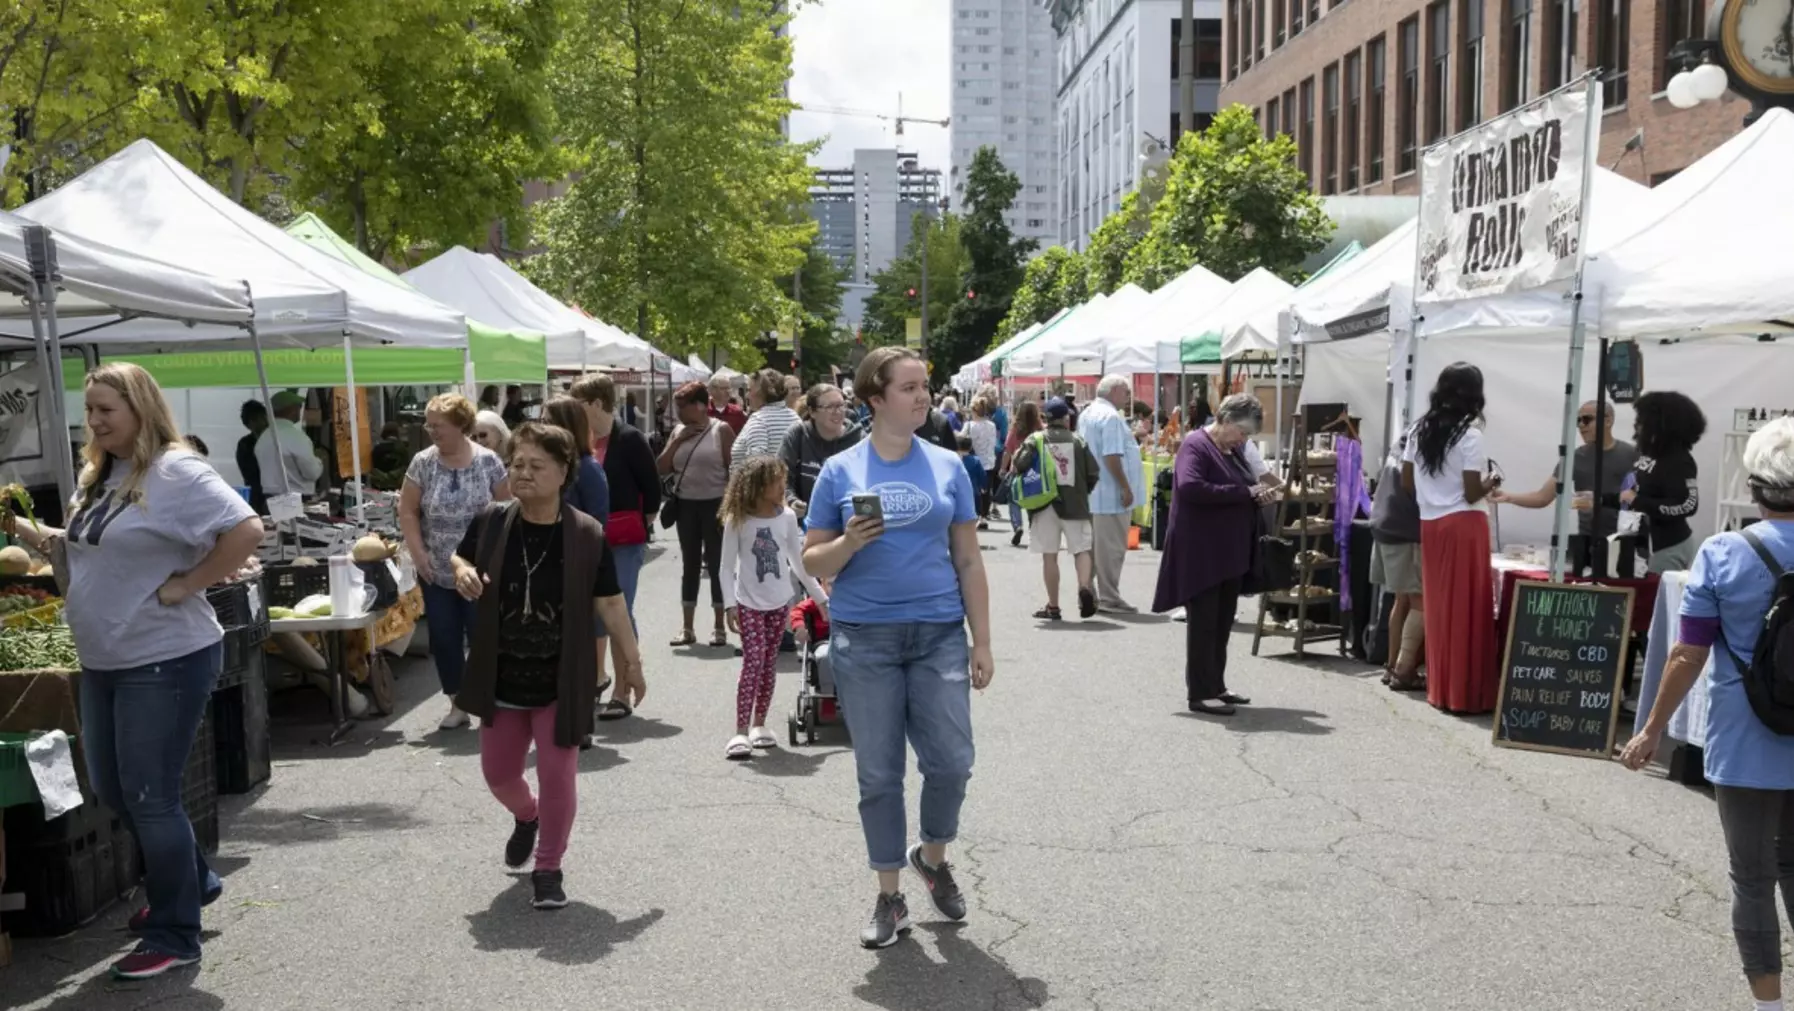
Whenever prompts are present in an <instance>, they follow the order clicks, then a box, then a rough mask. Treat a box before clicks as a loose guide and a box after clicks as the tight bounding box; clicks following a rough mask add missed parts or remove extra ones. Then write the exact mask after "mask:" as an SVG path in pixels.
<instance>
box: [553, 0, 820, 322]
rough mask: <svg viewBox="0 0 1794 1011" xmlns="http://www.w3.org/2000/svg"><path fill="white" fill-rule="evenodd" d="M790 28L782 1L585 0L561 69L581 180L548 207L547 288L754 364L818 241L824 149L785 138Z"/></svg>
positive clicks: (569, 21)
mask: <svg viewBox="0 0 1794 1011" xmlns="http://www.w3.org/2000/svg"><path fill="white" fill-rule="evenodd" d="M789 20H790V18H789V15H788V14H786V13H784V12H783V11H782V10H780V9H777V8H775V5H772V4H742V5H732V4H727V3H719V2H715V0H576V2H574V3H573V6H572V8H571V9H570V10H569V12H568V16H567V18H566V20H565V25H564V27H563V29H562V33H561V39H560V45H559V47H558V48H557V50H556V55H555V59H554V61H553V64H552V70H551V76H550V86H551V89H552V92H553V94H554V95H555V98H556V102H557V106H558V110H559V117H560V123H561V136H562V137H563V138H564V139H565V141H566V142H567V143H568V145H569V147H570V148H571V149H572V150H573V151H574V153H575V155H576V156H577V158H578V159H579V164H578V171H579V175H578V177H577V181H576V182H574V183H573V185H572V188H571V189H570V190H569V191H568V192H567V194H566V195H565V196H563V197H561V198H560V199H557V200H553V201H549V202H548V203H546V204H545V205H543V206H542V210H541V213H540V214H539V216H538V218H537V221H536V224H537V227H538V233H537V237H538V238H539V240H540V241H541V242H542V243H543V245H544V247H545V249H546V252H545V253H544V254H543V255H542V256H539V257H536V258H534V259H532V260H531V261H530V269H531V271H532V272H533V273H534V274H535V275H536V277H537V278H538V279H539V280H540V281H541V282H542V283H543V285H544V287H546V288H547V289H548V290H550V291H552V292H554V293H555V294H556V295H558V296H564V297H570V298H572V299H575V300H577V301H578V302H579V303H580V304H581V305H582V306H584V307H585V308H586V310H587V311H589V312H591V313H593V314H594V315H596V316H599V317H601V318H603V319H606V320H609V321H610V322H612V323H615V324H617V325H619V326H622V327H624V328H625V329H629V330H633V331H635V332H636V333H637V334H639V335H640V336H642V337H644V338H646V339H649V340H651V341H653V342H654V343H655V344H656V345H657V346H659V347H661V348H663V349H665V350H667V351H669V352H681V353H682V352H685V351H688V350H692V349H697V348H702V349H704V350H706V351H708V350H709V349H710V348H711V347H712V346H713V345H714V346H716V347H717V348H718V349H719V350H720V349H732V350H736V351H741V352H743V353H747V354H751V353H752V352H753V350H754V348H755V342H756V341H757V340H758V339H759V337H760V335H762V334H765V333H766V332H768V331H771V330H773V329H774V328H775V327H776V326H777V325H778V322H779V320H780V319H782V318H784V317H785V316H786V315H787V314H788V313H789V311H790V297H789V295H788V293H787V291H782V290H781V289H780V286H779V283H778V279H779V278H780V277H782V276H783V277H789V275H790V274H791V272H792V271H793V270H794V269H796V268H797V267H798V265H799V264H801V263H803V262H804V255H805V254H804V247H805V245H806V244H807V243H808V242H809V241H810V239H811V237H812V236H813V235H814V233H815V230H816V225H815V222H814V221H812V220H810V218H809V216H808V214H807V213H805V212H804V209H803V208H804V207H805V206H806V204H807V201H808V194H809V185H810V182H811V179H812V173H811V171H810V169H809V167H808V165H807V163H806V159H807V157H808V155H809V153H810V152H811V151H812V150H814V145H796V144H792V143H790V142H789V141H788V140H787V139H786V138H785V137H784V134H783V132H782V131H781V129H780V124H781V121H782V120H783V118H784V117H785V116H786V115H787V114H788V113H789V112H790V111H791V110H792V108H793V105H792V103H791V102H790V101H788V100H786V99H785V98H783V97H781V94H782V92H783V89H784V86H785V82H786V80H787V78H788V77H789V76H790V72H791V41H790V39H789V38H788V37H786V36H785V35H784V33H783V31H782V29H783V28H784V26H785V25H786V24H788V23H789Z"/></svg>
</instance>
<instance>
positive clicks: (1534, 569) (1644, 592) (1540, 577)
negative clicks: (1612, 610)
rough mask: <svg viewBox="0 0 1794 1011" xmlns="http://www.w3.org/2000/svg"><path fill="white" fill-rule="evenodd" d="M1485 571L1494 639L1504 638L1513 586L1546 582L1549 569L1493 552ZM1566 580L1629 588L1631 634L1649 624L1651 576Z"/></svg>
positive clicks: (1567, 579)
mask: <svg viewBox="0 0 1794 1011" xmlns="http://www.w3.org/2000/svg"><path fill="white" fill-rule="evenodd" d="M1489 572H1490V575H1491V576H1492V577H1493V578H1494V580H1495V633H1496V636H1497V640H1496V641H1498V642H1506V641H1507V622H1508V613H1509V612H1510V611H1511V610H1512V608H1513V604H1514V585H1515V584H1516V583H1518V582H1520V581H1521V580H1523V579H1525V580H1537V581H1539V582H1547V581H1549V580H1550V579H1551V571H1550V569H1548V568H1545V567H1542V566H1540V565H1538V564H1537V563H1536V562H1534V561H1532V560H1531V559H1530V558H1522V559H1517V558H1509V557H1506V556H1504V555H1495V556H1493V557H1491V558H1490V559H1489ZM1564 582H1566V583H1583V584H1592V585H1595V586H1613V587H1620V588H1629V589H1631V590H1632V591H1633V594H1632V635H1633V636H1634V637H1637V636H1638V635H1640V634H1641V633H1642V632H1643V631H1644V630H1645V629H1646V628H1649V627H1650V625H1651V609H1652V608H1653V607H1655V606H1656V600H1657V584H1658V579H1657V577H1656V576H1655V575H1651V576H1646V577H1645V578H1643V579H1621V578H1619V577H1617V576H1601V577H1597V578H1590V577H1587V576H1568V575H1566V576H1565V577H1564Z"/></svg>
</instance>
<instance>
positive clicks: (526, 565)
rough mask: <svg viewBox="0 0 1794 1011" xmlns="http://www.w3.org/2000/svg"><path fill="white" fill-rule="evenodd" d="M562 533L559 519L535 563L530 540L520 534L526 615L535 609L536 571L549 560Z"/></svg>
mask: <svg viewBox="0 0 1794 1011" xmlns="http://www.w3.org/2000/svg"><path fill="white" fill-rule="evenodd" d="M560 532H561V524H560V521H559V520H558V519H557V520H556V521H555V524H554V529H553V531H552V532H550V533H549V535H548V537H547V538H546V539H545V540H543V542H542V553H541V554H540V555H537V556H536V560H535V561H533V562H532V561H530V559H529V538H527V537H524V536H523V533H522V531H519V532H518V538H519V540H518V542H517V544H518V548H519V549H520V550H521V551H522V553H523V613H524V614H532V613H534V610H535V608H534V607H533V606H532V605H531V599H532V596H533V593H532V591H533V590H534V587H535V577H536V570H537V569H539V568H541V567H542V563H543V562H545V561H547V560H548V554H549V552H550V550H552V549H553V547H554V542H555V540H556V538H557V535H558V534H559V533H560Z"/></svg>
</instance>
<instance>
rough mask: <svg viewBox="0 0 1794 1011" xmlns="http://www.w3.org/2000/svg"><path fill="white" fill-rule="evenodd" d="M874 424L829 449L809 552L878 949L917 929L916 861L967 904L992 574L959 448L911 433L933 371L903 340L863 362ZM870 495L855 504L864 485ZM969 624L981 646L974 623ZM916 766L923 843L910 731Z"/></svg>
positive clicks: (950, 901)
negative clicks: (960, 837)
mask: <svg viewBox="0 0 1794 1011" xmlns="http://www.w3.org/2000/svg"><path fill="white" fill-rule="evenodd" d="M853 385H854V392H855V393H856V394H857V395H858V396H859V399H860V400H861V401H862V402H864V403H865V404H866V405H867V406H869V407H870V408H871V410H872V425H871V434H870V435H869V436H868V437H867V438H866V439H865V440H864V441H862V442H860V443H859V444H858V445H855V446H853V447H851V448H849V449H845V450H843V451H841V452H840V453H837V454H836V455H834V456H832V457H830V458H829V459H828V462H827V463H825V464H823V466H822V472H821V473H820V474H819V475H817V477H816V486H815V488H814V490H813V491H812V492H811V495H810V513H809V521H810V529H809V534H808V535H807V536H806V538H805V540H804V565H805V567H806V568H808V569H809V571H810V573H811V574H812V575H814V576H816V577H817V578H819V579H829V578H833V579H834V581H835V583H834V590H833V595H832V596H831V598H830V600H829V611H830V615H829V617H830V625H831V632H830V637H829V655H830V658H831V660H832V662H833V664H834V672H835V690H836V692H837V693H838V694H839V695H840V698H841V709H842V712H843V715H844V716H845V717H846V720H847V729H848V730H849V731H850V732H851V733H852V734H853V754H854V762H855V765H856V767H857V768H858V770H859V781H860V824H861V827H862V828H863V829H864V831H865V833H866V852H867V856H868V857H869V859H870V861H871V864H872V869H873V870H875V871H877V872H878V893H879V894H878V901H877V904H876V905H875V906H874V907H873V912H872V922H871V923H870V924H868V925H867V927H866V929H865V930H863V931H861V933H860V943H861V944H863V945H865V946H866V947H868V948H882V947H885V946H886V945H889V944H892V943H894V942H895V941H896V940H897V937H898V934H899V933H901V932H902V931H905V930H908V929H909V907H908V905H907V904H906V903H905V901H904V898H903V893H902V891H900V890H899V888H898V882H899V876H900V872H901V871H902V870H903V868H904V866H905V865H906V864H907V865H908V866H909V867H910V868H911V869H912V870H914V871H915V872H916V874H918V875H919V876H920V877H921V878H922V881H923V883H924V884H926V885H927V887H928V892H929V897H930V898H932V899H933V900H934V905H935V908H937V909H939V910H940V911H941V913H942V914H943V915H945V916H947V917H948V918H950V919H954V920H959V919H963V918H964V917H965V914H966V904H965V897H964V896H963V895H962V894H961V893H960V890H959V886H958V885H957V884H955V883H954V880H953V871H952V868H951V867H950V866H949V865H948V864H947V844H948V843H950V842H952V841H953V838H954V836H955V835H957V834H958V832H959V808H960V805H961V804H962V803H963V802H964V801H965V792H966V780H968V779H969V778H971V775H972V705H971V689H973V688H979V689H982V688H983V687H984V686H985V685H987V684H989V683H990V678H991V674H992V673H993V672H994V671H995V663H994V662H993V661H992V659H991V652H990V587H989V585H988V584H987V583H986V582H985V578H984V561H983V559H982V557H981V556H980V555H979V551H978V511H977V506H976V501H975V494H974V492H973V489H972V482H971V479H970V478H968V477H967V476H966V471H965V468H964V467H963V466H961V465H960V461H959V457H958V456H957V455H955V454H954V453H952V452H949V451H948V450H945V449H942V448H941V447H939V446H935V445H932V444H930V443H928V442H925V441H924V440H922V439H919V438H917V437H916V430H917V429H918V428H920V427H921V426H922V423H923V422H924V421H926V420H927V419H928V414H929V398H928V370H927V369H926V368H925V367H924V366H923V364H922V360H921V358H919V357H918V356H917V355H916V353H915V352H914V351H910V350H908V349H907V348H879V349H877V350H875V351H873V352H872V353H870V354H868V355H867V356H866V358H865V360H864V361H863V362H861V363H860V368H859V372H858V373H857V374H856V375H855V376H854V384H853ZM872 497H876V501H877V503H878V508H877V509H876V510H866V511H868V512H872V513H873V514H872V515H862V514H859V513H860V510H856V508H855V503H854V500H855V499H856V498H860V499H861V500H862V501H868V500H869V499H871V498H872ZM967 625H970V626H971V633H972V635H971V640H972V641H971V646H970V649H968V648H967V645H966V626H967ZM906 739H907V740H908V741H909V743H910V744H912V745H914V747H915V749H916V765H917V767H918V768H919V769H920V770H921V772H922V812H921V819H920V825H921V842H920V843H918V844H916V845H913V846H908V847H907V850H906V848H905V847H906V844H907V842H908V829H907V826H906V823H905V821H904V804H903V774H904V767H905V761H906V759H905V751H904V742H905V740H906Z"/></svg>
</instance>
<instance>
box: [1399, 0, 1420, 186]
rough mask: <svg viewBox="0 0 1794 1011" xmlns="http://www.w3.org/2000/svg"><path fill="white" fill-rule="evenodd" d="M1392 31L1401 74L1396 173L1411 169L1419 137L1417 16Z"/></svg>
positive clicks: (1418, 29)
mask: <svg viewBox="0 0 1794 1011" xmlns="http://www.w3.org/2000/svg"><path fill="white" fill-rule="evenodd" d="M1395 33H1396V34H1395V48H1396V53H1395V58H1396V61H1397V64H1398V65H1399V66H1400V67H1401V74H1402V76H1401V83H1400V84H1399V85H1398V89H1399V90H1398V91H1397V93H1396V96H1395V101H1396V109H1395V138H1396V139H1395V147H1396V152H1397V154H1396V160H1395V171H1396V174H1398V175H1399V174H1401V173H1403V172H1412V171H1414V156H1415V148H1416V147H1417V143H1416V142H1417V141H1418V139H1419V137H1420V18H1419V17H1411V18H1409V19H1408V20H1406V21H1403V22H1402V23H1401V24H1399V25H1397V26H1396V28H1395Z"/></svg>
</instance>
